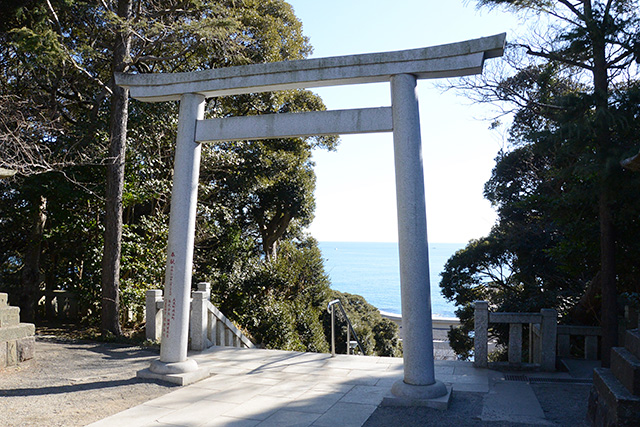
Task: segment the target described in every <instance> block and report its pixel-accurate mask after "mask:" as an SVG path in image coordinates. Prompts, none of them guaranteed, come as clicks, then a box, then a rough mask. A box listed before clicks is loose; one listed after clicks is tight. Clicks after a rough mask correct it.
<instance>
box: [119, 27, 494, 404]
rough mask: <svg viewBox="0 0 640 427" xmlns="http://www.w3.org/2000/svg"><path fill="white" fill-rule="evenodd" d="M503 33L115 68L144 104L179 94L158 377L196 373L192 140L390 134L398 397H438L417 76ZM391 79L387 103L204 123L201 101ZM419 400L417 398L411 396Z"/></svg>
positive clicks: (486, 46)
mask: <svg viewBox="0 0 640 427" xmlns="http://www.w3.org/2000/svg"><path fill="white" fill-rule="evenodd" d="M505 38H506V34H504V33H503V34H498V35H495V36H490V37H485V38H480V39H475V40H468V41H464V42H459V43H452V44H446V45H440V46H432V47H425V48H420V49H413V50H404V51H396V52H385V53H373V54H364V55H351V56H340V57H331V58H319V59H308V60H299V61H285V62H276V63H266V64H253V65H245V66H237V67H229V68H220V69H214V70H207V71H198V72H191V73H175V74H116V83H117V84H118V85H119V86H122V87H125V88H129V90H130V94H131V97H132V98H135V99H138V100H140V101H145V102H162V101H176V100H179V101H180V113H179V122H178V134H177V141H176V151H175V166H174V179H173V190H172V195H171V213H170V222H169V241H168V249H167V269H166V276H165V289H164V301H165V303H164V315H163V324H162V342H161V350H160V360H157V361H155V362H153V363H152V365H151V367H150V369H151V371H152V372H154V373H156V374H160V375H164V374H174V373H188V372H195V371H197V370H198V367H197V364H196V362H195V361H194V360H192V359H188V358H187V344H188V324H189V298H190V290H191V279H192V277H191V275H192V265H193V245H194V232H195V221H196V204H197V188H198V174H199V167H200V144H201V143H202V142H209V141H230V140H247V139H265V138H281V137H300V136H309V135H334V134H349V133H368V132H393V143H394V159H395V174H396V196H397V209H398V244H399V252H400V285H401V301H402V324H403V331H404V340H403V350H404V356H403V357H404V380H403V381H398V382H397V383H396V384H394V386H393V388H392V393H393V395H394V396H396V397H397V398H398V400H399V401H402V402H409V403H417V402H418V404H425V403H424V402H425V401H429V400H433V399H437V398H442V396H447V389H446V387H445V386H444V384H443V383H442V382H440V381H436V379H435V374H434V360H433V332H432V320H431V296H430V285H429V263H428V246H427V221H426V207H425V192H424V174H423V167H422V142H421V138H420V116H419V112H418V99H417V94H416V81H417V79H435V78H446V77H458V76H467V75H473V74H479V73H481V72H482V67H483V64H484V61H485V60H486V59H489V58H495V57H499V56H501V55H502V54H503V51H504V43H505ZM384 81H389V82H390V83H391V103H392V106H391V107H383V108H365V109H354V110H338V111H318V112H308V113H291V114H271V115H262V116H250V117H231V118H222V119H210V120H204V109H205V99H206V98H209V97H217V96H226V95H238V94H243V93H256V92H266V91H277V90H286V89H297V88H313V87H322V86H337V85H348V84H359V83H372V82H384ZM419 402H422V403H419Z"/></svg>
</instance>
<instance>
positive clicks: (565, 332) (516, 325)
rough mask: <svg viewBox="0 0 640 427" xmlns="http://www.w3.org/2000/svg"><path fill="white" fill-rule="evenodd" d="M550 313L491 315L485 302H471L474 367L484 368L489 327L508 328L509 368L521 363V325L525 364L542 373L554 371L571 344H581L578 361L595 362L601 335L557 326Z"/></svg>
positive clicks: (596, 330) (585, 328)
mask: <svg viewBox="0 0 640 427" xmlns="http://www.w3.org/2000/svg"><path fill="white" fill-rule="evenodd" d="M557 317H558V316H557V313H556V311H555V310H554V309H542V310H540V313H491V312H489V303H488V302H487V301H476V302H475V338H474V346H475V361H474V364H475V365H476V366H478V367H487V364H488V362H487V356H488V354H487V353H488V329H489V324H490V323H508V324H509V344H508V354H509V358H508V360H509V364H510V365H512V366H518V365H524V364H523V362H522V325H523V324H529V332H530V335H529V360H528V362H529V363H531V364H533V365H535V366H539V367H540V368H541V369H542V370H545V371H554V370H555V363H556V356H559V357H569V356H572V354H571V344H572V341H573V342H574V343H575V342H577V343H580V344H582V343H584V344H583V345H584V351H583V352H581V353H582V357H583V358H584V359H587V360H597V359H598V348H599V345H598V337H599V336H601V335H602V331H601V328H600V327H598V326H573V325H558V324H557Z"/></svg>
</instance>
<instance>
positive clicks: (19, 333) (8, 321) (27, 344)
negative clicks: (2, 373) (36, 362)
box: [0, 293, 36, 369]
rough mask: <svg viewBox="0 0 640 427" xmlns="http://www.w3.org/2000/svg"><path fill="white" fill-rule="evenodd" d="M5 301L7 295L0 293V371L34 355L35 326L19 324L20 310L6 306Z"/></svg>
mask: <svg viewBox="0 0 640 427" xmlns="http://www.w3.org/2000/svg"><path fill="white" fill-rule="evenodd" d="M7 300H8V296H7V294H4V293H0V369H2V368H5V367H7V366H12V365H17V364H19V363H22V362H24V361H25V360H29V359H32V358H33V357H34V355H35V336H34V335H35V331H36V328H35V326H34V325H33V324H31V323H20V309H19V308H18V307H11V306H10V305H8V303H7Z"/></svg>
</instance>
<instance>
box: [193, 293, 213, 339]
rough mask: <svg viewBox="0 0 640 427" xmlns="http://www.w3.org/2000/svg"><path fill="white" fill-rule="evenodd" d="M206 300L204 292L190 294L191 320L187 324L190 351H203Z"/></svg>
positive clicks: (205, 331) (205, 333)
mask: <svg viewBox="0 0 640 427" xmlns="http://www.w3.org/2000/svg"><path fill="white" fill-rule="evenodd" d="M207 302H209V299H208V298H207V292H206V291H196V292H193V293H192V300H191V319H190V322H189V335H190V336H191V346H190V347H191V350H195V351H202V350H204V349H205V347H206V345H205V339H206V336H207Z"/></svg>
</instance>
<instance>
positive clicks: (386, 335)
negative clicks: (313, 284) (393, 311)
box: [323, 290, 402, 357]
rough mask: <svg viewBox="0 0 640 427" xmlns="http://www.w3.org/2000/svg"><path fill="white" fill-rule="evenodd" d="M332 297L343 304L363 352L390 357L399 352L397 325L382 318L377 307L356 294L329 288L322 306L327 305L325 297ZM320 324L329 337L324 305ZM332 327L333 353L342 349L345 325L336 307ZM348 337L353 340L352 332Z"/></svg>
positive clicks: (328, 319)
mask: <svg viewBox="0 0 640 427" xmlns="http://www.w3.org/2000/svg"><path fill="white" fill-rule="evenodd" d="M335 299H339V300H340V302H341V303H342V305H343V306H344V309H345V311H346V312H347V316H348V317H349V320H350V321H351V325H352V326H353V329H354V330H355V332H356V334H357V335H358V338H359V340H360V343H361V344H362V347H363V350H364V352H365V353H366V354H367V355H378V356H392V357H399V356H401V355H402V349H401V345H400V339H399V337H398V326H397V325H396V324H395V323H393V322H392V321H390V320H388V319H384V318H383V317H382V315H380V311H379V310H378V309H377V308H375V307H374V306H372V305H371V304H369V303H368V302H367V301H366V300H365V299H364V298H363V297H362V296H360V295H354V294H349V293H346V292H340V291H336V290H331V294H330V296H329V298H327V299H326V301H325V304H324V306H325V307H327V305H328V304H329V301H332V300H335ZM323 325H324V328H325V334H326V336H327V340H328V341H329V340H331V315H330V314H329V312H328V311H327V310H326V309H325V311H324V313H323ZM335 327H336V331H335V340H336V353H346V350H347V347H346V342H347V326H346V322H345V320H344V319H343V318H342V315H341V314H340V310H339V309H337V308H336V321H335ZM351 339H352V340H355V338H354V337H353V336H352V337H351Z"/></svg>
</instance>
